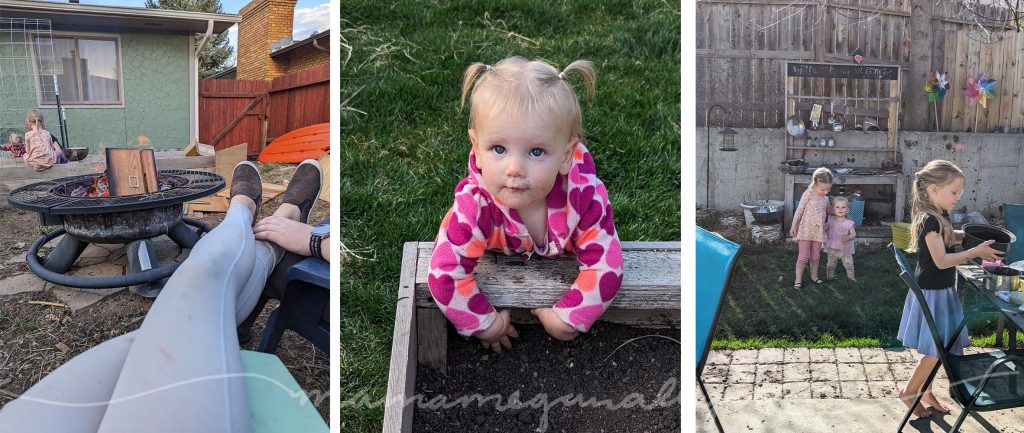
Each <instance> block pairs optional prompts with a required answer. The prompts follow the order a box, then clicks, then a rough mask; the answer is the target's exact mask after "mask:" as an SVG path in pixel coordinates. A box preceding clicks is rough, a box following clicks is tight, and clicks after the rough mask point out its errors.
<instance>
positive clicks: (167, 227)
mask: <svg viewBox="0 0 1024 433" xmlns="http://www.w3.org/2000/svg"><path fill="white" fill-rule="evenodd" d="M100 178H101V175H84V176H73V177H65V178H60V179H54V180H49V181H45V182H39V183H34V184H31V185H26V186H23V187H21V188H18V189H16V190H14V191H13V192H11V194H10V195H9V196H8V197H7V201H8V203H10V204H11V206H14V207H16V208H19V209H25V210H29V211H33V212H38V213H39V221H40V224H42V225H62V226H63V227H61V228H58V229H56V230H53V231H51V232H50V233H48V234H46V235H43V236H42V237H40V238H39V239H37V240H36V241H35V242H33V243H32V246H31V247H30V248H29V252H28V256H27V257H26V260H27V261H28V266H29V268H30V269H31V270H32V272H34V273H35V274H36V275H38V276H39V277H40V278H42V279H44V280H46V281H49V282H51V283H54V284H60V285H62V286H69V287H79V288H83V289H107V288H114V287H126V286H138V287H137V288H136V289H137V291H138V292H139V293H140V294H142V295H143V296H155V295H156V292H157V291H159V285H157V284H155V283H156V282H158V281H159V280H162V279H163V278H166V277H168V276H170V275H171V274H172V273H174V270H175V269H177V267H178V264H177V263H173V264H170V265H165V266H159V267H158V266H157V258H156V254H155V251H154V249H153V246H152V244H151V242H150V241H149V240H150V239H152V238H154V237H157V236H161V235H167V237H169V238H170V239H171V240H173V241H174V242H175V243H176V244H178V245H179V246H181V247H182V248H192V247H193V246H195V244H196V242H198V241H199V236H200V235H201V234H202V233H204V232H208V231H210V230H211V227H210V226H209V225H207V224H205V223H203V222H200V221H195V220H192V219H189V218H185V217H183V216H182V207H183V204H184V203H185V202H187V201H189V200H193V199H197V198H200V197H205V196H208V195H210V194H213V193H215V192H217V191H219V190H221V189H222V188H224V178H223V177H221V176H219V175H217V174H214V173H208V172H205V171H196V170H161V171H160V172H159V175H158V176H157V183H158V184H159V186H160V188H159V191H158V192H153V193H148V194H138V195H130V196H121V197H103V196H99V197H90V196H80V195H83V194H85V193H84V192H83V191H88V190H89V189H90V186H92V187H93V188H95V185H96V183H97V180H98V179H100ZM189 226H191V227H193V228H194V229H193V228H190V227H189ZM65 234H66V235H67V236H63V237H62V238H61V240H60V242H58V244H57V246H56V247H54V249H53V250H52V251H51V252H50V253H49V254H48V255H47V256H46V258H45V259H44V258H41V257H39V255H38V254H39V249H40V248H41V247H42V246H43V245H45V244H46V243H47V242H50V241H51V240H53V239H56V238H57V237H59V236H61V235H65ZM90 243H105V244H109V243H125V244H128V245H127V256H128V264H129V268H130V270H131V273H129V274H127V275H117V276H108V277H82V276H73V275H65V274H64V273H65V272H67V271H68V270H69V269H71V266H72V264H74V262H75V260H76V259H78V256H79V255H81V254H82V251H84V250H85V248H86V247H87V246H88V245H89V244H90Z"/></svg>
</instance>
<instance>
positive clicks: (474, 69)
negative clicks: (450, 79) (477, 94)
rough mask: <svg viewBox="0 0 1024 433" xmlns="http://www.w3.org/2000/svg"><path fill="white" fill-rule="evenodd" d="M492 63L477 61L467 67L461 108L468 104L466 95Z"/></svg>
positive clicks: (463, 80) (463, 78)
mask: <svg viewBox="0 0 1024 433" xmlns="http://www.w3.org/2000/svg"><path fill="white" fill-rule="evenodd" d="M490 69H491V67H490V65H485V64H483V63H480V62H477V63H474V64H472V65H469V67H468V68H466V73H465V75H463V77H462V98H460V99H459V109H462V107H465V106H466V96H469V92H470V91H471V90H472V89H473V85H474V84H476V82H477V80H478V79H479V78H480V77H481V76H482V75H483V74H484V73H485V72H487V71H488V70H490Z"/></svg>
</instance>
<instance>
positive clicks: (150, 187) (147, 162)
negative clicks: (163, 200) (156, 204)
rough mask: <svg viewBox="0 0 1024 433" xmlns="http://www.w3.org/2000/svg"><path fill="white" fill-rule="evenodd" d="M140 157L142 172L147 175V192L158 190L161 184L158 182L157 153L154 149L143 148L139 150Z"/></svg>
mask: <svg viewBox="0 0 1024 433" xmlns="http://www.w3.org/2000/svg"><path fill="white" fill-rule="evenodd" d="M139 159H140V160H141V161H142V174H143V176H145V179H144V180H145V184H146V192H157V191H159V190H160V185H159V184H158V183H157V168H156V155H155V153H154V152H153V149H142V150H141V151H139Z"/></svg>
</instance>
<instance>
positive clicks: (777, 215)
mask: <svg viewBox="0 0 1024 433" xmlns="http://www.w3.org/2000/svg"><path fill="white" fill-rule="evenodd" d="M750 214H751V215H753V216H754V221H756V222H758V223H760V224H778V223H780V222H782V210H781V209H779V210H776V211H774V212H771V211H768V210H767V209H763V208H759V209H754V210H753V211H751V212H750Z"/></svg>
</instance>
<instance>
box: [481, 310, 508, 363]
mask: <svg viewBox="0 0 1024 433" xmlns="http://www.w3.org/2000/svg"><path fill="white" fill-rule="evenodd" d="M508 337H512V338H519V331H516V328H515V327H513V326H512V319H511V318H509V310H501V311H499V312H498V315H497V316H495V317H494V322H493V323H491V326H488V327H487V330H485V331H484V332H481V333H480V334H479V335H477V336H476V338H478V339H480V345H481V346H483V348H484V349H491V350H493V351H494V353H501V348H502V347H504V348H506V349H511V348H512V341H511V340H509V339H508Z"/></svg>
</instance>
